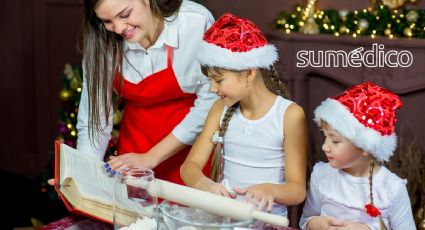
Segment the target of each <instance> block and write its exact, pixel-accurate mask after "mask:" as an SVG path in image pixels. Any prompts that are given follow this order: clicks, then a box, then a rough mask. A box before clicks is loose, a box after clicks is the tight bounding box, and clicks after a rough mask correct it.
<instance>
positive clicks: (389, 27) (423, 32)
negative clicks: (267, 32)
mask: <svg viewBox="0 0 425 230" xmlns="http://www.w3.org/2000/svg"><path fill="white" fill-rule="evenodd" d="M315 2H316V0H308V1H307V5H306V6H305V7H301V6H299V5H298V6H296V7H295V8H294V12H289V13H284V14H280V15H281V16H280V18H277V19H276V20H275V27H276V28H277V29H281V30H282V31H283V32H285V33H291V32H301V33H305V34H306V33H307V34H316V33H325V34H331V35H334V36H342V35H348V36H352V37H354V38H356V37H359V36H368V37H370V38H372V39H374V38H376V37H378V36H384V37H386V38H389V39H393V38H402V37H409V38H410V37H415V38H425V26H424V25H425V14H424V13H425V9H408V10H407V9H405V8H399V9H390V8H389V7H388V6H385V5H383V4H382V3H380V4H375V5H371V6H369V7H366V8H364V9H360V10H354V11H351V12H350V11H347V10H340V11H337V10H334V9H328V10H318V9H315ZM315 27H316V28H315ZM315 30H318V32H316V33H313V32H312V33H308V32H309V31H315ZM306 31H307V32H306Z"/></svg>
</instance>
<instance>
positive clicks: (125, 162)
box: [105, 153, 158, 172]
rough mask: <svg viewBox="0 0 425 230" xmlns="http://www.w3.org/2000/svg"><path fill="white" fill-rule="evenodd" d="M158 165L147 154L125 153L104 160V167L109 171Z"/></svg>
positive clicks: (149, 167) (150, 167)
mask: <svg viewBox="0 0 425 230" xmlns="http://www.w3.org/2000/svg"><path fill="white" fill-rule="evenodd" d="M157 165H158V163H157V162H156V160H155V159H154V158H153V157H152V156H150V155H149V154H138V153H127V154H123V155H120V156H111V157H110V160H109V161H108V162H106V164H105V168H106V170H107V171H108V167H107V166H109V168H110V172H113V171H115V172H119V171H120V170H122V169H125V168H132V167H142V168H148V169H152V168H155V167H156V166H157Z"/></svg>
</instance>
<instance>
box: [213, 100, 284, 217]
mask: <svg viewBox="0 0 425 230" xmlns="http://www.w3.org/2000/svg"><path fill="white" fill-rule="evenodd" d="M291 103H292V101H290V100H287V99H285V98H283V97H281V96H277V97H276V100H275V102H274V103H273V105H272V107H271V108H270V110H269V111H268V112H267V113H266V114H265V115H264V116H263V117H262V118H260V119H258V120H248V119H246V118H245V117H244V116H243V115H242V113H241V110H240V107H238V108H237V109H236V111H235V113H234V114H233V116H232V118H231V119H230V122H229V126H228V128H227V131H226V133H225V136H224V170H223V173H224V179H227V180H228V181H229V183H230V185H231V186H232V187H240V188H243V187H247V186H251V185H255V184H261V183H274V184H281V183H284V182H285V154H284V151H283V139H284V134H283V116H284V114H285V111H286V108H288V106H289V105H290V104H291ZM226 111H227V107H226V108H225V109H224V111H223V114H222V115H221V121H222V119H223V117H224V114H225V113H226ZM220 125H221V122H220ZM241 198H242V197H241ZM272 213H274V214H280V215H287V212H286V207H285V206H284V205H275V206H274V207H273V210H272Z"/></svg>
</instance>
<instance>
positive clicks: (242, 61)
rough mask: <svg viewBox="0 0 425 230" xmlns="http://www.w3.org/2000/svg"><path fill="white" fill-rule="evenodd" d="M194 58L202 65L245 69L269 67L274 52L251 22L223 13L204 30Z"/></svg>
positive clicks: (273, 58) (273, 48)
mask: <svg viewBox="0 0 425 230" xmlns="http://www.w3.org/2000/svg"><path fill="white" fill-rule="evenodd" d="M198 60H199V61H200V63H201V64H202V65H205V66H210V67H219V68H224V69H229V70H246V69H253V68H269V67H270V66H271V65H272V64H273V63H275V62H276V61H277V60H278V54H277V50H276V47H275V46H273V45H271V44H270V43H269V42H268V41H267V39H266V38H265V37H264V35H263V34H262V33H261V31H260V30H259V29H258V27H257V26H256V25H255V24H254V23H252V22H251V21H249V20H248V19H242V18H238V17H236V16H234V15H232V14H230V13H226V14H224V15H223V16H221V17H220V18H219V19H218V20H217V21H216V22H215V23H214V24H213V25H212V26H211V27H210V28H209V29H208V30H207V32H205V34H204V38H203V41H202V43H201V47H200V51H199V53H198Z"/></svg>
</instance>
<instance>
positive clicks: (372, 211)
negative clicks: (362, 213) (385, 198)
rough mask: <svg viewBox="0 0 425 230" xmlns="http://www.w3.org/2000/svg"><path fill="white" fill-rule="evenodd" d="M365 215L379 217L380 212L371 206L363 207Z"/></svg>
mask: <svg viewBox="0 0 425 230" xmlns="http://www.w3.org/2000/svg"><path fill="white" fill-rule="evenodd" d="M365 209H366V213H367V214H368V215H369V216H371V217H377V216H380V215H381V211H379V209H377V208H376V207H375V205H373V204H367V205H365Z"/></svg>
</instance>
